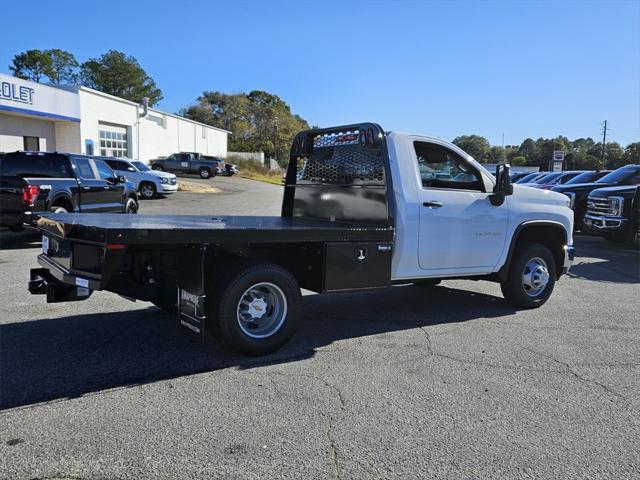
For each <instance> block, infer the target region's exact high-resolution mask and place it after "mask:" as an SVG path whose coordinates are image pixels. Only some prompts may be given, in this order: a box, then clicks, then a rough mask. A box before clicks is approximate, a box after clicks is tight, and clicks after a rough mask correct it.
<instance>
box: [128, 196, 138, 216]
mask: <svg viewBox="0 0 640 480" xmlns="http://www.w3.org/2000/svg"><path fill="white" fill-rule="evenodd" d="M126 213H131V214H135V213H138V203H137V202H136V201H135V200H133V199H129V201H128V202H127V208H126Z"/></svg>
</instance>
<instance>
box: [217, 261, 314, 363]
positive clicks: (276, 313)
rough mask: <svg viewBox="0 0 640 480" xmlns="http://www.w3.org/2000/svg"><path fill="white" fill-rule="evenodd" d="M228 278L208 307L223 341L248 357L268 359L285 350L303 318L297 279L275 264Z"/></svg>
mask: <svg viewBox="0 0 640 480" xmlns="http://www.w3.org/2000/svg"><path fill="white" fill-rule="evenodd" d="M227 278H228V280H224V281H222V282H220V284H219V286H218V287H216V288H215V291H216V293H217V294H216V295H213V296H212V299H211V304H210V305H209V306H208V307H207V316H208V317H209V320H210V321H211V322H213V324H214V325H213V326H214V330H215V331H216V332H217V334H218V336H219V337H220V340H222V341H223V342H224V343H225V344H228V345H229V346H230V347H231V348H233V349H234V350H236V351H238V352H240V353H243V354H245V355H266V354H269V353H272V352H275V351H276V350H278V349H279V348H280V347H282V345H284V344H285V343H286V342H287V341H288V340H289V339H290V338H291V336H292V335H293V334H294V332H295V330H296V328H297V325H298V322H299V319H300V315H301V310H302V296H301V294H300V287H299V286H298V283H297V282H296V279H295V278H294V277H293V276H292V275H291V273H289V272H288V271H287V270H285V269H284V268H282V267H280V266H278V265H273V264H261V265H253V266H249V267H246V268H240V269H238V270H236V271H235V272H234V273H231V274H230V275H229V277H227Z"/></svg>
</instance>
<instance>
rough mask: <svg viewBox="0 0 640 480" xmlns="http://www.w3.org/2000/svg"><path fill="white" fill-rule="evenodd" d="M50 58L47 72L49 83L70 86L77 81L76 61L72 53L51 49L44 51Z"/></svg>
mask: <svg viewBox="0 0 640 480" xmlns="http://www.w3.org/2000/svg"><path fill="white" fill-rule="evenodd" d="M44 53H45V54H47V55H48V56H49V58H50V63H51V65H50V68H49V71H48V72H47V76H48V77H49V80H51V83H55V84H56V85H60V84H63V83H64V84H72V83H75V82H76V81H77V80H78V73H77V72H78V67H79V64H78V61H77V60H76V57H74V56H73V53H71V52H67V51H65V50H60V49H59V48H53V49H51V50H45V52H44Z"/></svg>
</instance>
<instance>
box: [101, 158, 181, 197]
mask: <svg viewBox="0 0 640 480" xmlns="http://www.w3.org/2000/svg"><path fill="white" fill-rule="evenodd" d="M104 161H105V162H107V163H108V164H109V166H110V167H111V168H112V169H113V170H114V171H115V172H116V173H117V174H118V175H124V176H125V177H126V178H127V180H129V181H130V182H133V183H134V184H135V185H136V188H137V189H138V191H139V192H140V196H141V197H142V198H144V199H146V200H149V199H151V198H155V197H156V196H158V195H169V194H171V193H174V192H177V191H178V182H177V180H176V176H175V175H174V174H173V173H168V172H162V171H158V170H151V169H150V168H149V167H148V166H147V165H146V164H145V163H143V162H141V161H139V160H126V159H124V158H118V159H114V158H105V159H104Z"/></svg>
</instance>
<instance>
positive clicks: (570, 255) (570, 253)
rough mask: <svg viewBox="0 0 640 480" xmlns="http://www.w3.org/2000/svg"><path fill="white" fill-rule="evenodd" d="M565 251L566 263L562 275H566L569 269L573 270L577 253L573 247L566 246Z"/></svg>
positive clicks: (564, 262)
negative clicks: (572, 266)
mask: <svg viewBox="0 0 640 480" xmlns="http://www.w3.org/2000/svg"><path fill="white" fill-rule="evenodd" d="M563 250H564V261H563V264H562V272H561V273H560V274H561V275H564V274H565V273H567V272H568V271H569V269H570V268H571V265H573V259H574V258H575V256H576V251H575V248H573V245H565V246H564V247H563Z"/></svg>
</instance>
